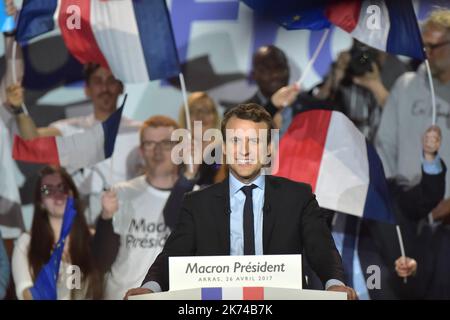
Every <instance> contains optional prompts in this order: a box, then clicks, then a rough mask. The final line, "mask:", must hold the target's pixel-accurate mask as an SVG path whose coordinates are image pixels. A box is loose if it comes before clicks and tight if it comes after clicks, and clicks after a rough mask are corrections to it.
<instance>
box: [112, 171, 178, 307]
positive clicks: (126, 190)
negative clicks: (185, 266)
mask: <svg viewBox="0 0 450 320" xmlns="http://www.w3.org/2000/svg"><path fill="white" fill-rule="evenodd" d="M114 190H116V192H117V196H118V199H119V211H118V212H116V213H115V215H114V218H113V226H114V232H115V233H117V234H118V235H120V248H119V252H118V254H117V257H116V260H115V262H114V263H113V265H112V267H111V272H110V273H109V274H108V275H107V277H106V292H105V298H106V299H123V297H124V296H125V293H126V292H127V290H128V289H131V288H136V287H139V286H140V285H141V283H142V281H143V280H144V278H145V276H146V274H147V271H148V269H149V268H150V266H151V265H152V263H153V262H154V261H155V259H156V257H157V256H158V254H159V253H160V252H161V251H162V248H163V247H164V244H165V242H166V240H167V238H168V236H169V234H170V229H169V227H167V226H166V225H165V223H164V217H163V208H164V205H165V204H166V201H167V198H168V197H169V195H170V190H167V191H166V190H160V189H156V188H154V187H152V186H151V185H149V184H148V183H147V181H146V179H145V176H140V177H137V178H135V179H133V180H130V181H127V182H124V183H120V184H118V185H117V186H115V187H114Z"/></svg>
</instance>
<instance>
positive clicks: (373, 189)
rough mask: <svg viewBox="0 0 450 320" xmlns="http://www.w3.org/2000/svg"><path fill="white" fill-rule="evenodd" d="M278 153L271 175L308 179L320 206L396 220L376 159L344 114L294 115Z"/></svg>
mask: <svg viewBox="0 0 450 320" xmlns="http://www.w3.org/2000/svg"><path fill="white" fill-rule="evenodd" d="M278 158H279V160H278V161H279V166H278V172H276V175H278V176H281V177H286V178H288V179H291V180H295V181H300V182H305V183H308V184H310V185H311V187H312V189H313V191H314V193H315V194H316V197H317V201H318V202H319V205H320V206H321V207H322V208H327V209H331V210H335V211H339V212H343V213H347V214H351V215H355V216H358V217H363V218H370V219H375V220H378V221H382V222H388V223H392V224H394V223H395V218H394V214H393V211H392V205H391V200H390V195H389V191H388V186H387V182H386V178H385V175H384V170H383V165H382V163H381V160H380V158H379V157H378V155H377V153H376V151H375V149H374V148H373V146H372V145H370V144H369V143H368V142H367V140H366V139H365V137H364V135H363V134H362V133H361V132H359V130H358V129H357V128H356V127H355V125H354V124H353V123H352V122H351V121H350V120H349V119H348V118H347V117H346V116H345V115H344V114H343V113H341V112H338V111H329V110H311V111H305V112H302V113H300V114H298V115H297V116H296V117H295V118H294V119H293V121H292V123H291V125H290V126H289V128H288V130H287V132H286V133H285V135H284V136H283V137H282V139H281V140H280V145H279V157H278Z"/></svg>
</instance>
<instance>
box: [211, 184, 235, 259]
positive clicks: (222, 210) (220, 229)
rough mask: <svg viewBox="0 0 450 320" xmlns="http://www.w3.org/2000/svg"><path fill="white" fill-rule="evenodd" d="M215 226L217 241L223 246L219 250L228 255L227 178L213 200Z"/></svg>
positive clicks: (220, 185)
mask: <svg viewBox="0 0 450 320" xmlns="http://www.w3.org/2000/svg"><path fill="white" fill-rule="evenodd" d="M213 201H214V203H213V211H214V217H215V219H216V221H215V225H216V228H217V233H218V235H219V241H220V243H221V244H223V246H222V248H221V250H222V252H223V254H224V255H229V254H230V212H231V210H230V187H229V181H228V178H226V179H225V180H224V181H222V182H221V183H220V184H219V186H218V188H217V191H216V194H215V199H213Z"/></svg>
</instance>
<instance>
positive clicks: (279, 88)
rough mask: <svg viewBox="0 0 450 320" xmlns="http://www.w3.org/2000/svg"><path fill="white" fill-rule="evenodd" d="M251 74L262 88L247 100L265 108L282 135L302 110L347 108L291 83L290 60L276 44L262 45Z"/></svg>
mask: <svg viewBox="0 0 450 320" xmlns="http://www.w3.org/2000/svg"><path fill="white" fill-rule="evenodd" d="M251 77H252V79H253V80H254V81H255V83H256V85H257V87H258V90H257V91H256V92H255V94H254V95H253V96H252V97H251V98H249V99H248V100H247V101H245V102H244V103H256V104H259V105H261V106H262V107H264V109H266V111H267V112H269V114H270V115H271V116H272V118H273V119H274V122H275V125H276V126H277V128H280V129H281V134H283V133H284V131H285V130H286V129H287V127H288V126H289V124H290V122H291V120H292V118H293V117H294V116H295V115H297V114H298V113H299V112H302V111H307V110H311V109H326V110H338V111H343V109H342V108H340V107H339V106H338V105H336V104H335V103H333V102H332V101H331V100H330V99H328V98H318V97H316V96H315V94H313V92H312V91H309V92H308V91H301V90H300V87H299V86H298V84H297V83H294V84H291V85H289V77H290V70H289V64H288V59H287V57H286V54H285V53H284V52H283V51H282V50H281V49H280V48H278V47H276V46H274V45H267V46H262V47H260V48H258V50H257V51H256V52H255V53H254V55H253V59H252V71H251Z"/></svg>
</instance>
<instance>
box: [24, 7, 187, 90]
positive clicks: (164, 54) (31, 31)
mask: <svg viewBox="0 0 450 320" xmlns="http://www.w3.org/2000/svg"><path fill="white" fill-rule="evenodd" d="M56 26H59V29H60V30H61V34H62V37H63V39H64V42H65V44H66V46H67V48H68V50H69V51H70V53H71V54H72V55H73V56H74V57H75V58H77V59H78V60H79V61H80V62H81V63H82V64H85V63H89V62H93V63H99V64H101V65H102V66H103V67H105V68H109V69H110V70H111V71H112V72H113V74H114V75H115V77H116V78H118V79H120V80H122V81H124V82H129V83H133V82H134V83H136V82H147V81H150V80H156V79H166V78H170V77H173V76H177V75H178V73H179V72H180V66H179V62H178V53H177V49H176V46H175V40H174V36H173V32H172V26H171V22H170V17H169V13H168V9H167V6H166V2H165V0H151V1H149V0H102V1H100V0H39V1H36V0H25V1H24V3H23V6H22V10H21V11H20V15H19V20H18V26H17V36H16V38H17V40H18V42H19V43H21V45H22V46H23V45H25V44H26V43H27V42H28V41H29V40H31V39H33V38H34V37H36V36H39V35H41V34H43V33H46V32H49V31H51V30H54V29H55V28H56Z"/></svg>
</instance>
